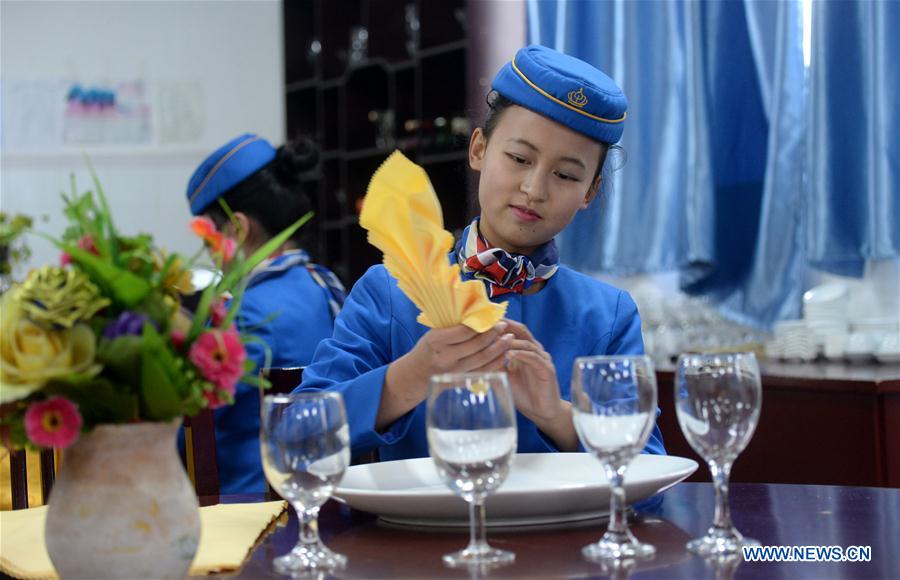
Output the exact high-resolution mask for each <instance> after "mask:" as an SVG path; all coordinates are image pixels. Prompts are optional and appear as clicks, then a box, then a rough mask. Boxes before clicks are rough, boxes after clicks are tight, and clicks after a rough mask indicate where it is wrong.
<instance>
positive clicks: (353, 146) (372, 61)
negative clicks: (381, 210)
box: [284, 0, 470, 287]
mask: <svg viewBox="0 0 900 580" xmlns="http://www.w3.org/2000/svg"><path fill="white" fill-rule="evenodd" d="M466 28H467V22H466V3H465V1H464V0H440V1H439V2H435V1H430V0H341V1H340V2H332V1H328V0H286V1H285V2H284V49H285V54H284V61H285V82H286V87H285V106H286V117H287V119H286V123H287V131H286V135H287V137H288V139H292V138H296V137H299V136H306V137H310V138H312V139H313V140H314V141H315V142H316V143H317V144H318V145H319V147H320V149H321V151H322V163H321V165H320V169H319V170H318V171H316V172H313V173H311V174H309V175H306V176H304V181H305V183H306V186H307V191H308V192H309V193H310V196H311V197H312V198H313V202H314V206H315V211H316V218H315V219H314V221H313V222H311V224H310V227H312V228H313V229H314V232H315V234H316V236H315V239H316V240H317V242H316V244H315V245H314V246H313V247H312V248H310V250H311V251H312V253H313V254H314V257H315V259H317V260H319V261H320V262H322V263H324V264H326V265H328V266H329V267H331V268H332V269H334V271H335V273H336V274H337V275H338V276H339V277H340V278H341V279H342V280H343V281H344V283H345V284H347V285H348V287H349V286H350V285H352V284H353V283H354V282H355V281H356V280H357V279H358V278H359V277H360V276H361V275H362V274H363V273H364V272H365V270H366V269H367V268H368V267H369V266H371V265H373V264H376V263H378V262H379V261H380V259H381V254H380V253H379V252H378V250H376V249H375V248H374V247H372V246H370V245H369V244H368V242H367V241H366V232H365V231H364V230H363V229H362V228H360V226H359V223H358V215H359V208H360V202H361V200H362V198H363V196H365V193H366V188H367V186H368V183H369V179H370V178H371V176H372V174H373V173H374V171H375V170H376V169H377V168H378V166H379V165H380V164H381V163H382V162H383V161H384V160H385V158H387V156H388V155H389V154H390V153H391V152H392V151H393V150H394V149H400V150H401V151H403V152H404V154H406V155H407V156H408V157H409V158H411V159H412V160H413V161H415V162H416V163H418V164H420V165H422V166H423V167H424V168H425V170H426V171H427V172H428V174H429V177H430V178H431V180H432V183H433V185H434V188H435V191H436V192H437V193H438V196H439V198H440V201H441V205H442V206H443V209H444V220H445V227H446V228H447V229H448V230H450V231H451V232H456V231H459V230H461V229H462V228H463V227H465V225H466V223H467V221H468V219H469V205H468V193H467V190H468V187H467V172H466V150H467V146H468V136H469V132H470V128H469V121H468V118H467V115H466V99H467V93H466V83H467V74H466V71H467V56H468V55H467V52H468V46H469V44H468V36H467V30H466Z"/></svg>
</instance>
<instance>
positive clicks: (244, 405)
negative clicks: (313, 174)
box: [187, 134, 344, 493]
mask: <svg viewBox="0 0 900 580" xmlns="http://www.w3.org/2000/svg"><path fill="white" fill-rule="evenodd" d="M317 162H318V152H317V150H316V149H315V147H313V146H312V144H311V143H309V142H307V141H298V142H294V143H287V144H285V145H282V146H281V147H278V148H277V149H276V148H274V147H273V146H272V145H271V144H270V143H269V142H268V141H266V140H265V139H263V138H262V137H260V136H258V135H254V134H246V135H241V136H240V137H237V138H235V139H233V140H231V141H229V142H228V143H226V144H225V145H223V146H222V147H220V148H219V149H217V150H216V151H214V152H213V153H212V154H210V156H209V157H207V158H206V159H205V160H204V161H203V163H201V164H200V166H199V167H198V168H197V170H196V171H195V172H194V174H193V176H192V177H191V179H190V182H189V184H188V190H187V197H188V203H189V205H190V209H191V213H192V214H193V215H195V216H205V217H207V218H209V219H211V220H212V221H213V222H214V223H215V225H216V227H217V228H218V230H219V231H221V232H223V233H224V234H225V235H227V236H230V237H232V238H234V239H235V240H236V241H238V240H240V241H241V242H242V244H243V249H244V252H245V253H246V254H247V255H250V254H252V253H253V252H254V251H255V250H256V249H258V248H259V247H261V246H262V245H264V244H265V243H266V242H267V241H268V240H269V239H271V238H272V237H273V236H274V235H276V234H278V233H279V232H281V231H282V230H284V229H285V228H287V227H288V226H290V225H291V224H293V223H294V222H295V221H297V220H298V219H300V218H301V217H303V216H304V215H306V213H307V212H308V211H309V210H310V207H311V204H310V200H309V198H308V197H307V195H306V193H305V192H304V191H303V188H302V187H301V184H300V181H299V176H300V174H301V173H303V172H306V171H309V170H311V169H313V168H314V167H315V166H316V165H317ZM220 200H221V201H224V202H225V205H227V207H228V208H229V210H230V211H231V212H232V214H233V217H230V216H228V215H227V212H226V210H225V208H223V207H222V205H223V204H222V203H220ZM304 235H305V228H301V229H300V230H298V232H297V233H296V234H295V235H294V237H293V238H292V239H290V240H288V241H287V242H286V243H285V244H284V245H283V246H282V247H280V248H278V249H277V250H276V251H275V252H274V253H273V254H272V255H271V256H270V257H269V258H268V259H266V260H264V261H263V262H262V263H260V264H259V265H258V266H257V267H256V268H254V270H253V271H252V272H251V273H250V274H249V276H248V277H247V279H246V280H245V283H246V291H245V292H244V295H243V300H242V302H241V304H240V309H239V311H238V316H237V317H236V322H237V324H238V326H239V327H240V329H241V332H242V333H244V332H247V333H251V334H253V335H255V336H256V337H257V338H259V339H261V340H262V341H263V342H265V344H266V345H267V347H268V349H269V353H270V355H271V361H270V366H272V367H297V366H305V365H307V364H309V362H310V361H311V360H312V356H313V352H314V351H315V349H316V347H317V346H318V344H319V342H320V341H321V340H323V339H325V338H327V337H329V336H331V332H332V327H333V325H334V318H335V316H337V313H338V312H339V311H340V308H341V305H342V304H343V302H344V289H343V286H341V283H340V282H339V281H338V279H337V278H336V277H335V276H334V274H333V273H332V272H331V271H329V270H328V269H326V268H325V267H323V266H320V265H318V264H315V263H313V262H311V261H310V257H309V255H308V254H307V252H306V251H305V250H304V249H303V245H304ZM246 347H247V356H248V358H250V359H251V360H253V362H255V363H256V365H257V367H261V366H262V365H263V364H264V361H265V359H266V349H265V348H264V347H263V346H262V344H260V343H259V342H251V343H249V344H247V345H246ZM215 429H216V448H217V452H218V463H219V483H220V489H221V492H222V493H252V492H263V491H265V489H266V480H265V476H264V474H263V470H262V463H261V459H260V448H259V389H258V388H257V387H255V386H251V385H238V388H237V392H236V393H235V402H234V405H231V406H225V407H221V408H219V409H217V410H216V411H215Z"/></svg>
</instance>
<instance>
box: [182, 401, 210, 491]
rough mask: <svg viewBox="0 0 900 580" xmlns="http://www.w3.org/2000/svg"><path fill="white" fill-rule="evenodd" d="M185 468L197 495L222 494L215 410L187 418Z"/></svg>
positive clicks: (185, 424) (185, 419) (184, 424)
mask: <svg viewBox="0 0 900 580" xmlns="http://www.w3.org/2000/svg"><path fill="white" fill-rule="evenodd" d="M182 426H183V427H184V465H185V467H186V468H187V472H188V477H189V478H190V479H191V483H192V484H193V485H194V489H195V490H196V491H197V495H198V496H200V497H203V496H218V495H219V457H218V454H217V452H216V426H215V422H214V421H213V411H212V409H209V408H207V409H203V410H201V411H200V412H199V413H197V414H196V415H194V416H193V417H185V418H184V420H183V422H182Z"/></svg>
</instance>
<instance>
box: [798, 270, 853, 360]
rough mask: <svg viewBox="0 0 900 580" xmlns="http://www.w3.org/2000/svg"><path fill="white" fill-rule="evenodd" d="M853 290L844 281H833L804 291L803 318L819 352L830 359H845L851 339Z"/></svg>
mask: <svg viewBox="0 0 900 580" xmlns="http://www.w3.org/2000/svg"><path fill="white" fill-rule="evenodd" d="M849 303H850V292H849V289H848V288H847V286H846V285H845V284H841V283H839V282H830V283H828V284H823V285H821V286H816V287H814V288H810V289H809V290H807V291H806V292H805V293H804V294H803V320H804V321H805V322H806V327H807V329H808V331H809V333H810V335H811V338H812V340H813V342H814V345H815V347H814V348H815V350H816V352H817V353H821V354H823V355H824V356H825V357H826V358H828V359H831V360H839V359H842V358H844V356H845V354H846V351H847V346H848V343H849V340H850V320H849V315H848V310H849Z"/></svg>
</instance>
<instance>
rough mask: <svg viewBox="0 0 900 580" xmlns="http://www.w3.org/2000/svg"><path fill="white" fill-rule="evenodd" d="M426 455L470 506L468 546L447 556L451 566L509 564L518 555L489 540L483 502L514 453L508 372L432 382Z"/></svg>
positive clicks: (443, 377) (442, 377)
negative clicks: (496, 545) (493, 544)
mask: <svg viewBox="0 0 900 580" xmlns="http://www.w3.org/2000/svg"><path fill="white" fill-rule="evenodd" d="M427 415H428V419H427V424H428V450H429V452H430V453H431V457H432V458H433V459H434V463H435V465H436V466H437V469H438V473H440V475H441V478H442V479H443V480H444V483H446V484H447V486H448V487H450V489H451V490H453V491H454V492H455V493H456V494H457V495H459V496H460V497H462V498H463V499H464V500H466V501H467V502H468V503H469V545H468V547H466V548H465V549H464V550H461V551H459V552H454V553H452V554H446V555H445V556H444V563H445V564H447V565H448V566H451V567H460V566H466V567H480V566H492V565H498V564H508V563H510V562H513V561H514V560H515V557H516V556H515V554H513V553H512V552H508V551H506V550H498V549H496V548H492V547H491V546H489V545H488V543H487V541H486V540H485V511H484V500H485V499H486V498H487V496H488V494H489V493H491V492H492V491H494V490H495V489H497V488H498V487H500V484H501V483H503V481H504V480H505V479H506V475H507V474H508V473H509V465H510V461H511V460H512V457H513V455H514V454H515V451H516V440H517V432H516V411H515V407H514V406H513V399H512V393H511V392H510V390H509V384H508V383H507V379H506V373H459V374H444V375H435V376H433V377H431V384H430V385H429V389H428V413H427Z"/></svg>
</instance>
